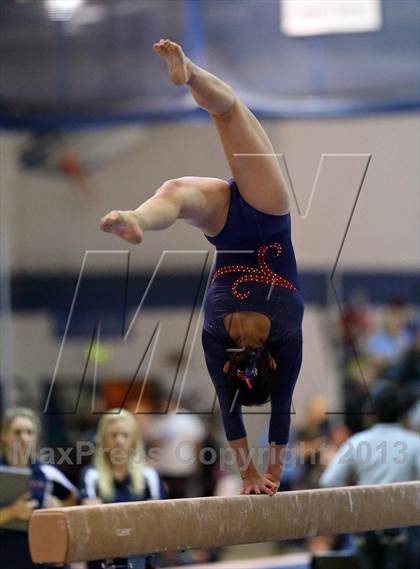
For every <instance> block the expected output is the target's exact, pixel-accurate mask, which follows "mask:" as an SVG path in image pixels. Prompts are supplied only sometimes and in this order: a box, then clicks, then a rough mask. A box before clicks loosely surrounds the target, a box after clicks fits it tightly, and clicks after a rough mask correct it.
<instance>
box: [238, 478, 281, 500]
mask: <svg viewBox="0 0 420 569" xmlns="http://www.w3.org/2000/svg"><path fill="white" fill-rule="evenodd" d="M277 488H278V484H276V483H275V482H273V481H272V480H270V479H269V478H267V477H266V476H259V475H258V474H255V475H253V476H247V477H245V478H243V479H242V492H241V495H246V494H268V495H269V496H274V494H275V493H276V492H277Z"/></svg>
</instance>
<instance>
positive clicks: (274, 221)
mask: <svg viewBox="0 0 420 569" xmlns="http://www.w3.org/2000/svg"><path fill="white" fill-rule="evenodd" d="M228 182H229V186H230V191H231V201H230V207H229V212H228V216H227V220H226V223H225V226H224V227H223V229H222V230H221V232H220V233H219V234H218V235H216V236H215V237H208V236H206V237H207V239H208V240H209V241H210V243H212V244H213V245H214V246H215V247H216V249H217V257H216V265H215V270H214V273H213V276H212V282H211V284H210V286H209V288H208V290H207V295H206V300H205V305H204V309H205V318H204V326H203V333H202V342H203V348H204V354H205V359H206V364H207V369H208V371H209V374H210V376H211V378H212V380H213V383H214V386H215V389H216V393H217V396H218V399H219V403H220V408H221V411H222V417H223V423H224V427H225V432H226V436H227V439H228V440H234V439H239V438H242V437H244V436H246V431H245V428H244V424H243V421H242V414H241V406H240V405H239V404H237V405H235V406H234V407H233V408H232V409H231V408H230V403H231V402H230V400H229V395H228V388H227V382H226V375H225V374H224V373H223V365H224V363H225V362H226V361H227V360H228V355H227V353H226V349H227V348H232V347H235V344H234V342H233V340H232V339H231V338H230V336H229V334H228V332H227V330H226V328H225V325H224V322H223V317H224V316H225V315H226V314H230V313H233V312H239V311H253V312H261V313H263V314H265V315H267V316H268V317H269V319H270V321H271V328H270V333H269V337H268V340H267V342H266V346H267V347H268V348H269V350H270V353H271V355H272V356H273V357H274V359H275V360H276V363H277V370H276V372H275V374H276V377H275V379H274V381H273V386H272V394H271V418H270V427H269V441H270V442H273V443H276V444H286V443H287V442H288V438H289V429H290V408H291V402H292V394H293V390H294V387H295V384H296V380H297V377H298V375H299V371H300V367H301V363H302V318H303V310H304V308H303V304H304V303H303V295H302V291H301V287H300V282H299V277H298V272H297V267H296V259H295V254H294V251H293V246H292V241H291V220H290V214H289V213H288V214H285V215H269V214H266V213H262V212H260V211H258V210H256V209H255V208H253V207H252V206H251V205H249V204H248V203H247V202H246V201H245V200H244V199H243V198H242V196H241V194H240V193H239V190H238V187H237V185H236V183H235V180H234V179H233V178H229V180H228Z"/></svg>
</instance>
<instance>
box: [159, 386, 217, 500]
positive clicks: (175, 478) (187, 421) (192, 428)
mask: <svg viewBox="0 0 420 569" xmlns="http://www.w3.org/2000/svg"><path fill="white" fill-rule="evenodd" d="M155 411H156V412H155V413H154V414H153V415H151V420H152V425H151V429H150V432H151V433H152V436H153V440H151V441H149V444H150V445H151V447H152V448H151V449H150V452H149V459H150V461H151V464H153V465H154V466H155V468H156V469H157V470H158V472H159V474H160V475H161V476H162V479H163V481H164V482H165V484H166V485H167V487H168V493H169V497H170V498H188V497H192V496H196V495H199V494H200V493H201V490H200V488H199V487H198V483H199V470H200V468H199V460H198V453H199V450H200V448H201V446H202V444H203V441H204V440H205V437H206V436H207V432H206V428H205V426H204V423H203V421H202V420H201V419H200V417H199V416H198V415H195V414H194V413H193V412H192V411H188V410H186V409H182V408H179V409H177V408H176V404H175V403H174V395H173V394H172V398H171V399H169V398H168V397H162V398H161V399H160V401H159V402H158V403H156V409H155Z"/></svg>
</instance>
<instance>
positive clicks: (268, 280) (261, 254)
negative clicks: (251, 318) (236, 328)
mask: <svg viewBox="0 0 420 569" xmlns="http://www.w3.org/2000/svg"><path fill="white" fill-rule="evenodd" d="M269 249H276V257H278V256H279V255H281V252H282V247H281V245H280V243H270V244H269V245H261V247H259V248H258V251H257V260H258V265H259V268H255V267H247V266H246V265H226V266H225V267H222V268H220V269H219V270H217V271H216V272H215V273H214V275H213V279H212V283H213V282H214V281H215V280H216V279H217V278H219V277H221V276H223V275H226V274H228V273H246V274H244V275H242V276H240V277H238V278H237V279H236V280H235V282H234V283H233V284H232V293H233V296H234V297H235V298H237V299H239V300H246V299H247V298H249V295H250V294H251V291H249V290H247V291H245V292H239V290H238V286H239V285H241V284H242V283H246V282H247V283H249V282H252V283H264V284H268V285H271V286H281V287H283V288H288V289H290V290H292V291H297V288H296V287H295V286H294V285H293V284H292V283H291V282H289V281H288V280H286V279H284V278H283V277H281V276H280V275H278V274H277V273H275V272H274V271H272V270H271V269H270V268H269V266H268V265H267V263H266V260H265V255H266V253H267V251H268V250H269Z"/></svg>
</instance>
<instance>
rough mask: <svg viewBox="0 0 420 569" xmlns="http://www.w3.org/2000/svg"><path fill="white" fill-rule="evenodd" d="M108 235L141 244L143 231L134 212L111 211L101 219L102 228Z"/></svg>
mask: <svg viewBox="0 0 420 569" xmlns="http://www.w3.org/2000/svg"><path fill="white" fill-rule="evenodd" d="M99 227H100V228H101V230H102V231H105V232H106V233H115V235H118V236H119V237H122V239H125V241H128V242H129V243H135V244H138V243H141V242H142V241H143V230H142V229H141V227H140V225H139V222H138V219H137V218H136V216H135V214H134V212H132V211H110V212H109V213H108V214H107V215H105V216H104V217H103V218H102V219H101V223H100V226H99Z"/></svg>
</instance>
